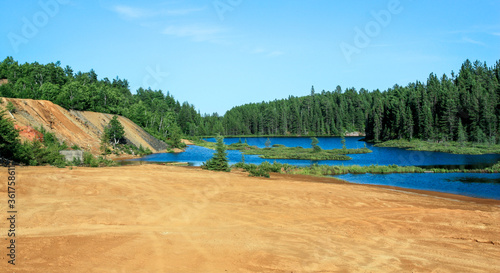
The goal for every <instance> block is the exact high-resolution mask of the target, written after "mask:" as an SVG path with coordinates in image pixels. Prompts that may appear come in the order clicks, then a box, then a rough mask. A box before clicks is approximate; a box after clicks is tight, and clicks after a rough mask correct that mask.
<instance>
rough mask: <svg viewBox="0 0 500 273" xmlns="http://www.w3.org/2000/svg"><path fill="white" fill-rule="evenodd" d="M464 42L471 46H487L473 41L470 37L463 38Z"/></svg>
mask: <svg viewBox="0 0 500 273" xmlns="http://www.w3.org/2000/svg"><path fill="white" fill-rule="evenodd" d="M462 42H464V43H469V44H475V45H482V46H484V45H485V44H484V43H483V42H481V41H476V40H473V39H471V38H469V37H462Z"/></svg>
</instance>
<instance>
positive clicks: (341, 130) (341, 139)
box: [340, 128, 347, 150]
mask: <svg viewBox="0 0 500 273" xmlns="http://www.w3.org/2000/svg"><path fill="white" fill-rule="evenodd" d="M340 143H342V149H343V150H345V149H347V147H346V146H345V129H344V128H341V129H340Z"/></svg>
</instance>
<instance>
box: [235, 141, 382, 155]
mask: <svg viewBox="0 0 500 273" xmlns="http://www.w3.org/2000/svg"><path fill="white" fill-rule="evenodd" d="M311 140H312V142H311V146H312V148H303V147H286V146H284V145H281V144H274V145H272V147H266V148H258V147H257V146H251V145H248V144H247V143H241V142H238V143H233V144H230V145H228V146H227V149H228V150H239V151H241V152H242V153H243V154H247V155H259V157H260V158H264V159H303V160H351V159H352V158H351V157H349V156H347V155H348V154H366V153H371V152H372V151H371V150H370V149H368V148H366V147H364V148H359V149H347V148H346V147H345V143H344V142H342V143H343V148H342V149H331V150H323V149H322V148H321V147H319V145H318V144H319V141H318V139H317V138H315V137H312V138H311ZM266 144H267V145H266V146H270V143H266Z"/></svg>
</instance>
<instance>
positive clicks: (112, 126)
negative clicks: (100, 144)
mask: <svg viewBox="0 0 500 273" xmlns="http://www.w3.org/2000/svg"><path fill="white" fill-rule="evenodd" d="M124 137H125V130H124V128H123V125H122V124H121V123H120V121H119V120H118V116H116V115H115V116H113V118H112V119H111V120H110V121H109V124H108V126H106V128H105V129H104V139H107V140H108V141H110V142H111V144H113V148H115V147H116V144H119V143H121V142H123V141H124Z"/></svg>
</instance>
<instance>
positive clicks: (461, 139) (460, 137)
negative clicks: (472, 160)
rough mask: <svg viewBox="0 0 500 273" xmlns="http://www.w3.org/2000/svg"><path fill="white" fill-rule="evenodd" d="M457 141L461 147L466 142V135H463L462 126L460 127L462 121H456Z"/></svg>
mask: <svg viewBox="0 0 500 273" xmlns="http://www.w3.org/2000/svg"><path fill="white" fill-rule="evenodd" d="M457 141H458V142H460V144H462V145H463V143H465V142H466V141H467V135H466V134H465V130H464V126H463V125H462V120H460V119H459V120H458V135H457Z"/></svg>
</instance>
